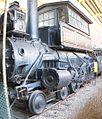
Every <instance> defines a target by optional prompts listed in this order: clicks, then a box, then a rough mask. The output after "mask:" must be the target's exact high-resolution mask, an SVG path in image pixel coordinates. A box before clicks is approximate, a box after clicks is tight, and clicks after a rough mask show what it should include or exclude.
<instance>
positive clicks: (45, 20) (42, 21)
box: [38, 9, 56, 28]
mask: <svg viewBox="0 0 102 119" xmlns="http://www.w3.org/2000/svg"><path fill="white" fill-rule="evenodd" d="M50 12H53V17H52V18H49V16H50V15H49V13H50ZM46 13H48V19H44V14H46ZM55 13H56V10H55V9H52V10H49V11H46V12H43V13H41V14H39V16H40V15H43V20H40V19H39V16H38V21H39V24H40V23H42V24H43V25H41V26H40V25H39V24H38V26H39V28H41V27H47V26H55V25H56V14H55ZM51 20H53V25H49V22H50V21H51ZM45 22H48V25H44V23H45Z"/></svg>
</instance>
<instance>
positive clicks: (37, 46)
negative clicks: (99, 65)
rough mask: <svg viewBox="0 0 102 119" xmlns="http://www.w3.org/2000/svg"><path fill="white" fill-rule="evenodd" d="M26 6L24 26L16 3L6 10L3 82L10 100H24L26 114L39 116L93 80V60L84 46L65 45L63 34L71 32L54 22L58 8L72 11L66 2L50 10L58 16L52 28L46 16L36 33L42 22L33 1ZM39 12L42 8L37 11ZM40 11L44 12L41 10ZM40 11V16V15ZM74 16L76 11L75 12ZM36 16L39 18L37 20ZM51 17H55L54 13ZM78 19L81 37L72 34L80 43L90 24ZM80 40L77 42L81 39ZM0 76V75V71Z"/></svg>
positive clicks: (86, 38) (20, 11) (87, 21)
mask: <svg viewBox="0 0 102 119" xmlns="http://www.w3.org/2000/svg"><path fill="white" fill-rule="evenodd" d="M27 2H28V3H27V6H28V7H27V8H28V13H27V25H26V14H25V13H24V12H23V11H22V10H20V8H19V3H18V2H13V3H12V4H10V7H9V11H8V19H7V38H6V42H7V43H6V44H7V46H6V69H7V82H8V88H9V97H10V99H14V98H17V99H18V100H27V103H28V107H29V110H30V112H31V113H34V114H40V113H41V112H42V111H43V110H44V108H45V106H46V103H47V102H49V101H51V100H52V99H54V98H59V99H65V98H66V96H67V95H68V94H69V90H70V91H72V92H75V91H76V90H77V89H79V87H80V86H81V85H82V84H83V83H84V82H85V81H87V79H92V78H93V57H92V56H91V55H90V54H91V53H92V51H91V50H89V49H87V48H86V47H87V45H86V46H85V49H84V48H83V43H82V44H81V47H80V46H79V45H78V44H77V45H76V44H74V47H72V45H71V44H72V43H71V42H69V43H68V42H67V37H66V32H68V31H69V30H70V31H71V30H72V31H73V30H75V28H74V27H72V26H70V25H69V26H67V25H66V24H65V23H61V24H59V22H58V20H59V19H58V18H59V17H58V16H59V14H58V10H60V8H61V4H62V5H63V7H64V5H65V7H64V8H63V10H65V11H66V10H67V7H68V6H70V7H71V8H72V7H73V5H72V4H71V3H70V2H69V1H67V2H64V3H63V2H59V3H55V4H57V7H56V8H53V10H54V11H57V15H58V16H56V20H57V22H54V23H56V25H55V24H54V25H53V26H52V24H53V21H51V20H53V17H51V16H50V15H49V17H48V20H50V23H48V22H46V24H47V23H48V24H49V26H47V25H46V26H41V27H40V28H39V30H38V25H39V24H40V25H41V23H40V22H42V21H43V22H44V19H43V20H42V21H41V19H39V20H38V12H37V3H36V0H28V1H27ZM66 3H67V4H68V6H66ZM59 5H60V6H59ZM48 6H51V4H48ZM42 8H44V6H42V7H40V8H39V10H40V9H42ZM73 8H74V7H73ZM47 9H48V8H47ZM75 9H76V8H75ZM50 10H51V8H50ZM63 10H62V11H63ZM42 11H43V12H44V11H45V12H46V10H45V9H44V10H42ZM42 11H41V12H40V15H43V14H44V13H43V12H42ZM77 12H79V11H78V10H77ZM48 14H49V13H48ZM40 15H39V17H41V16H40ZM54 15H56V14H55V13H54ZM80 15H81V13H80ZM3 16H4V15H2V16H1V19H0V22H1V24H2V25H1V27H0V29H1V38H0V39H1V40H0V49H1V50H0V66H1V64H2V62H1V61H2V59H1V58H2V53H1V51H2V46H1V44H2V28H3ZM52 16H53V13H52ZM66 18H67V17H66ZM66 18H65V19H66ZM82 18H85V21H84V20H83V19H82V20H83V21H84V23H86V27H85V29H84V30H85V33H84V31H82V32H80V30H79V31H78V29H76V31H75V32H76V34H77V33H79V34H78V36H79V35H80V34H81V35H82V36H84V40H88V39H89V41H90V38H89V35H87V34H88V33H89V31H87V28H89V27H88V26H87V25H88V24H89V23H91V21H90V20H89V19H88V18H87V17H85V16H84V15H83V14H82ZM38 21H39V24H38ZM46 21H47V16H46ZM59 21H60V20H59ZM51 23H52V24H51ZM26 26H27V30H26ZM71 28H72V29H71ZM63 30H65V31H66V32H64V31H63ZM67 30H68V31H67ZM26 31H27V32H26ZM64 33H65V34H64ZM60 34H61V35H60ZM69 35H71V34H69ZM82 36H81V38H83V37H82ZM69 37H70V36H69ZM71 37H72V36H71ZM67 45H68V47H67ZM76 46H77V47H76ZM86 51H87V53H86ZM0 73H1V74H2V71H1V72H0ZM1 78H2V77H1ZM69 88H70V89H69Z"/></svg>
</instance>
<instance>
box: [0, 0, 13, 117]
mask: <svg viewBox="0 0 102 119" xmlns="http://www.w3.org/2000/svg"><path fill="white" fill-rule="evenodd" d="M7 10H8V0H5V8H4V23H3V39H2V41H3V42H2V78H3V87H4V90H5V99H6V102H5V103H6V106H7V116H8V119H11V115H10V108H9V99H8V91H7V79H6V58H5V57H6V24H7Z"/></svg>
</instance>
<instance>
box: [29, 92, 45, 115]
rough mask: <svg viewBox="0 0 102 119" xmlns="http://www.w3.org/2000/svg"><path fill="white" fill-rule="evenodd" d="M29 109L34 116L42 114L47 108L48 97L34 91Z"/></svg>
mask: <svg viewBox="0 0 102 119" xmlns="http://www.w3.org/2000/svg"><path fill="white" fill-rule="evenodd" d="M28 107H29V110H30V112H31V113H32V114H41V113H42V112H43V111H44V109H45V107H46V96H45V94H44V93H43V92H42V91H39V90H36V91H34V92H33V93H32V94H31V95H30V98H29V100H28Z"/></svg>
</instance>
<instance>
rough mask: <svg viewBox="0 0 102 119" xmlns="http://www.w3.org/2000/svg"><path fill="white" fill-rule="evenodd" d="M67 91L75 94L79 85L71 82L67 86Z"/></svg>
mask: <svg viewBox="0 0 102 119" xmlns="http://www.w3.org/2000/svg"><path fill="white" fill-rule="evenodd" d="M69 89H70V92H71V93H76V92H77V91H78V90H79V89H80V84H79V83H75V82H72V83H71V84H70V85H69Z"/></svg>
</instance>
